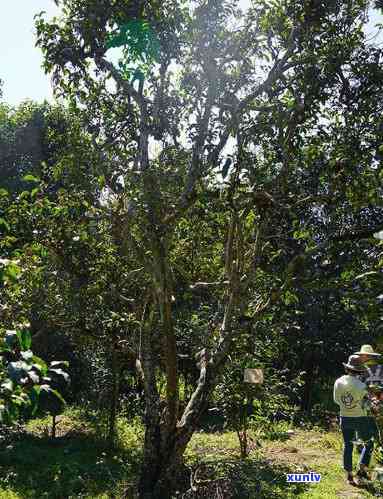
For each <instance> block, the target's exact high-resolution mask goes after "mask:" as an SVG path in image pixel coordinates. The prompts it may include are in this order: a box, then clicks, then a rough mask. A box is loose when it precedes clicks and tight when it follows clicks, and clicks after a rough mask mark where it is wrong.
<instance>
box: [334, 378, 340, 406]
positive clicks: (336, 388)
mask: <svg viewBox="0 0 383 499" xmlns="http://www.w3.org/2000/svg"><path fill="white" fill-rule="evenodd" d="M334 402H335V403H336V404H337V405H340V402H339V393H338V381H335V383H334Z"/></svg>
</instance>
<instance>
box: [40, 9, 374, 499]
mask: <svg viewBox="0 0 383 499" xmlns="http://www.w3.org/2000/svg"><path fill="white" fill-rule="evenodd" d="M58 3H59V4H61V6H62V16H61V18H60V19H54V20H53V21H51V22H45V21H44V20H43V18H42V17H40V18H38V20H37V35H38V45H39V46H40V47H41V48H42V50H43V53H44V57H45V69H46V70H47V71H48V72H52V77H53V81H54V82H55V86H56V92H57V94H58V95H62V96H63V97H64V98H65V99H67V100H68V102H69V103H70V106H72V108H73V109H75V110H76V111H77V113H78V114H79V115H80V116H82V118H83V122H84V124H85V123H86V124H87V127H88V133H89V134H90V135H91V137H92V144H93V152H94V153H95V154H96V155H98V157H99V161H100V163H102V164H103V168H104V173H103V174H102V175H101V176H100V173H99V171H97V172H95V177H96V178H97V177H101V178H102V183H103V184H104V189H105V192H107V196H108V197H109V199H111V197H113V199H115V203H114V205H113V206H114V208H113V209H114V212H113V221H114V222H113V224H114V225H113V233H114V234H115V236H116V237H115V242H116V244H117V245H119V246H120V247H121V252H120V258H121V259H122V260H123V259H124V253H125V254H127V252H128V253H129V252H131V253H132V254H134V259H137V261H139V262H140V265H141V266H142V269H143V270H142V274H141V275H142V295H141V300H140V301H141V303H142V304H143V305H142V306H141V307H137V309H136V314H137V315H140V317H141V345H140V361H141V364H142V369H143V374H144V386H145V400H146V415H145V425H146V435H145V448H144V463H143V469H142V475H141V482H140V494H141V497H143V498H154V497H156V498H160V497H170V491H171V490H172V489H174V488H176V486H177V485H180V483H181V482H179V483H177V481H179V477H180V475H179V470H180V469H182V460H183V453H184V450H185V448H186V446H187V444H188V442H189V441H190V438H191V436H192V434H193V432H194V431H195V429H196V428H197V427H198V424H199V420H200V417H201V414H202V413H203V411H204V410H205V408H206V406H207V403H208V400H209V396H210V394H211V392H212V390H213V388H214V386H215V384H216V383H217V380H218V376H219V372H220V370H221V368H222V366H224V365H225V363H226V362H227V361H228V358H229V355H230V353H231V351H232V350H233V348H234V346H235V340H236V338H238V337H239V336H240V335H241V332H242V329H243V328H242V326H241V321H240V320H239V319H240V318H241V317H243V315H251V316H252V318H253V319H254V320H256V318H257V317H258V316H260V315H261V314H262V312H263V311H265V310H267V309H268V308H269V307H270V306H271V305H272V304H273V303H274V302H276V301H277V300H278V299H279V297H285V298H286V293H288V292H289V287H290V286H291V283H292V280H293V279H294V276H295V273H296V271H297V270H298V269H299V268H301V267H302V266H303V265H304V262H305V261H306V260H307V259H308V258H310V257H311V256H312V255H313V253H314V252H315V251H316V249H317V248H318V247H319V248H321V249H323V248H325V247H326V245H327V244H328V242H329V241H328V239H327V238H326V237H323V238H321V237H319V236H318V235H317V234H315V233H313V232H312V231H308V230H304V229H305V227H304V225H305V218H304V217H303V215H302V211H301V208H305V209H306V213H310V212H313V211H315V210H317V211H318V210H320V209H322V204H323V200H324V199H326V198H327V200H329V199H330V198H331V197H333V196H334V195H336V193H338V192H339V193H340V194H341V195H343V196H345V200H344V203H343V205H342V206H346V204H347V203H346V201H347V200H348V201H349V202H350V203H351V205H352V206H355V199H346V198H347V192H349V191H347V188H346V185H345V184H344V183H341V182H340V181H339V177H337V175H338V174H339V169H341V170H342V172H343V173H342V174H344V175H346V172H345V166H342V167H339V164H340V161H341V162H342V161H344V160H345V161H346V163H347V167H349V168H350V173H349V175H350V178H352V179H354V178H355V172H356V171H359V170H360V171H359V173H360V179H361V181H364V180H365V181H366V184H368V186H370V190H371V191H373V190H374V189H375V188H376V186H377V185H378V187H379V186H380V184H381V177H380V176H379V174H377V167H376V163H374V161H375V160H372V158H370V159H371V160H370V161H367V160H366V161H365V162H361V163H359V162H358V163H356V161H354V159H353V158H354V156H353V155H354V153H355V150H356V144H359V146H360V147H362V146H363V147H364V145H365V141H364V140H363V141H360V140H359V139H358V137H354V140H356V144H355V142H354V141H353V142H352V143H351V144H350V143H349V142H347V141H346V140H345V141H343V143H342V141H341V140H340V143H341V144H342V148H341V153H342V157H341V158H340V159H338V157H337V155H336V154H335V153H336V151H338V150H339V142H338V141H336V142H335V143H334V136H329V133H328V131H327V130H330V129H331V126H334V127H338V129H339V130H343V132H344V131H345V130H347V127H348V124H347V125H346V127H343V128H342V127H341V125H342V121H343V120H345V119H346V118H347V117H348V116H349V115H350V113H349V112H348V111H350V110H351V108H352V106H353V103H352V102H353V101H352V98H351V97H350V96H352V95H353V93H355V92H358V91H359V88H360V85H359V82H361V81H363V78H364V77H365V76H366V75H364V74H363V75H361V74H359V75H358V73H357V67H355V64H353V62H354V61H355V60H357V58H358V54H361V53H362V52H361V51H363V50H364V51H365V55H366V54H368V56H369V57H370V49H369V48H368V47H364V46H363V45H364V36H363V31H362V26H363V22H364V21H365V12H366V8H367V6H368V4H367V2H365V1H362V0H349V1H347V2H344V1H342V2H340V1H333V2H328V3H326V4H325V3H323V2H314V1H309V2H304V3H302V2H294V1H282V0H281V1H273V2H269V1H266V0H264V1H254V2H253V3H252V7H251V8H250V10H249V12H248V13H247V15H246V16H243V15H241V14H240V12H239V11H238V10H237V8H236V3H235V2H232V1H231V2H225V1H222V0H221V1H218V0H210V1H198V2H195V3H194V4H193V7H191V6H189V5H188V3H187V2H182V1H178V2H177V1H171V0H169V1H165V2H154V1H153V2H139V1H138V2H131V1H128V0H120V1H118V2H111V1H110V0H63V1H62V2H58ZM111 48H114V49H117V51H119V54H117V55H116V56H113V59H112V56H110V53H111V52H109V51H110V49H111ZM371 50H372V49H371ZM115 57H120V59H121V60H120V62H119V64H115V63H114V62H113V60H114V59H115ZM380 57H381V54H380V52H379V51H377V50H376V51H375V61H374V62H373V63H372V65H373V67H374V68H379V63H380V62H379V61H380ZM364 59H365V56H364ZM359 60H361V58H359ZM377 71H380V69H377ZM368 81H369V83H368V85H367V88H366V89H365V91H366V94H365V95H368V92H369V91H370V90H371V89H372V88H373V89H376V87H378V88H379V91H381V88H380V83H379V81H374V80H373V79H371V78H369V80H368ZM374 91H375V90H374ZM366 99H367V97H366ZM355 105H357V104H356V103H355ZM366 105H367V108H368V99H367V100H366ZM345 107H346V108H345ZM367 108H365V110H364V113H365V120H366V121H365V123H366V127H369V126H370V124H371V122H373V124H372V126H371V128H370V129H369V132H368V133H369V134H372V136H371V140H372V141H376V140H378V135H377V134H378V133H380V132H377V131H376V125H377V123H376V120H377V117H376V115H375V114H374V113H373V112H372V110H369V109H367ZM355 112H356V113H358V112H359V111H358V110H357V111H355ZM351 116H352V113H351ZM356 121H357V120H356ZM356 121H355V123H354V124H355V126H356ZM374 127H375V128H374ZM371 147H376V144H375V145H374V146H371ZM371 147H370V148H369V150H371ZM361 151H362V149H361ZM343 155H345V156H343ZM359 157H362V155H360V156H359ZM348 160H349V161H348ZM376 161H378V160H376ZM332 162H335V163H332ZM79 163H81V161H80V162H79ZM346 163H341V164H342V165H343V164H344V165H346ZM349 165H350V166H349ZM89 168H90V172H89V174H90V175H91V174H92V171H91V169H92V165H89ZM315 172H317V175H316V177H315ZM305 174H306V175H309V176H310V178H311V179H312V180H313V182H314V184H315V185H314V187H313V186H312V190H313V191H315V186H317V187H318V188H317V190H316V191H315V192H312V193H311V194H310V195H309V196H308V195H307V191H302V190H301V189H300V182H301V179H302V177H304V176H305ZM219 175H221V176H222V178H223V179H224V181H225V182H226V184H224V185H225V192H224V195H223V196H222V197H221V198H219V201H218V202H217V205H216V206H217V209H218V210H220V211H222V213H225V216H226V217H227V220H226V225H227V230H226V231H217V238H219V240H218V241H217V247H216V251H217V252H218V251H219V249H220V250H221V258H219V257H218V258H217V272H216V277H215V280H214V282H202V281H200V280H199V279H198V282H197V283H196V282H189V283H188V284H189V286H190V287H191V289H193V290H196V289H198V288H205V289H207V288H213V289H216V291H215V293H216V295H217V296H218V297H219V299H220V302H221V305H222V310H223V312H222V314H221V316H220V321H221V322H220V325H219V327H217V324H216V323H215V324H214V326H212V329H211V330H210V331H206V335H207V336H209V346H210V348H209V349H203V350H201V351H200V353H199V357H198V360H199V368H200V376H199V380H198V384H197V386H196V388H195V391H194V392H193V394H192V396H191V397H190V400H188V401H187V404H186V407H185V409H184V410H183V411H181V412H180V411H179V376H178V371H177V343H176V340H177V336H176V332H175V328H174V317H175V315H174V314H175V307H176V306H178V305H179V303H180V301H182V298H181V297H180V296H178V294H177V292H178V289H179V286H178V284H179V283H178V282H177V279H178V276H179V273H180V272H179V268H175V266H174V264H175V251H176V249H177V244H178V245H179V243H180V241H179V240H177V236H178V235H179V234H180V226H182V224H185V221H186V222H190V221H191V218H190V216H191V215H190V214H191V213H192V207H193V205H195V204H196V203H200V204H202V205H203V203H204V202H205V200H206V197H207V196H208V193H209V192H211V189H212V187H211V186H212V184H213V183H214V182H216V181H217V176H219ZM366 184H364V185H363V184H360V185H359V184H358V186H355V189H356V190H357V192H365V185H366ZM353 195H354V194H352V196H353ZM349 196H351V194H350V192H349ZM362 198H363V196H362V195H361V202H362V204H363V203H365V202H368V201H367V198H366V197H364V198H363V199H362ZM374 199H375V198H374ZM374 199H373V198H371V201H370V202H371V203H374V202H375V200H374ZM340 206H341V205H340V204H339V203H337V204H335V206H334V205H333V206H332V208H331V217H332V218H333V219H334V216H335V215H334V214H336V213H337V210H338V208H339V207H340ZM298 208H299V209H298ZM331 217H330V215H327V218H326V219H327V220H330V218H331ZM306 220H307V218H306ZM379 223H381V219H380V220H377V224H378V226H379ZM353 228H354V227H351V226H350V225H348V226H347V225H346V232H347V234H348V235H350V234H354V235H355V237H357V233H356V232H354V231H353ZM359 229H360V227H359ZM363 230H364V236H365V237H368V236H369V235H371V234H372V233H373V231H374V230H376V224H375V225H374V227H372V226H371V225H369V226H368V227H363ZM294 234H295V235H294ZM337 235H338V238H341V237H344V236H345V234H344V232H342V231H341V233H339V234H337ZM286 236H287V241H286ZM265 258H266V260H267V259H268V260H271V259H274V260H275V259H277V261H278V262H279V272H278V274H276V275H273V274H271V273H270V272H268V268H267V266H265V265H264V263H265V262H264V260H265ZM278 259H279V260H278ZM182 265H183V266H184V268H185V269H187V267H188V265H189V261H188V260H187V259H183V261H182ZM269 270H270V267H269ZM181 273H182V272H181ZM185 275H188V272H184V273H183V276H185ZM189 275H190V274H189ZM193 277H194V276H193ZM158 346H160V348H159V349H160V353H159V354H157V352H158ZM161 370H163V372H164V373H165V377H166V400H165V403H164V404H163V403H162V401H161V400H160V396H159V392H158V376H159V373H160V371H161Z"/></svg>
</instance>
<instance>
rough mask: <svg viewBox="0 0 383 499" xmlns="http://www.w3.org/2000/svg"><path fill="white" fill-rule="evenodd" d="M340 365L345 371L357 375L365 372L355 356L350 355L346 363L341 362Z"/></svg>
mask: <svg viewBox="0 0 383 499" xmlns="http://www.w3.org/2000/svg"><path fill="white" fill-rule="evenodd" d="M342 364H343V365H344V367H346V368H347V369H351V370H352V371H355V372H358V373H363V372H365V371H366V368H365V367H364V366H363V364H362V362H361V361H360V358H359V357H358V356H357V355H350V357H349V358H348V361H347V363H346V362H342Z"/></svg>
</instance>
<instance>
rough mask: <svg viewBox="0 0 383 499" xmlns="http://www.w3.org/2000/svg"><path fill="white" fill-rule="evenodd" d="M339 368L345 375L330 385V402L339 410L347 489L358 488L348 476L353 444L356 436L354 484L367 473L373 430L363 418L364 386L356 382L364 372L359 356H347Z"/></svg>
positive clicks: (368, 419) (350, 468) (367, 419)
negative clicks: (357, 450) (357, 453)
mask: <svg viewBox="0 0 383 499" xmlns="http://www.w3.org/2000/svg"><path fill="white" fill-rule="evenodd" d="M342 364H343V366H344V368H345V374H344V375H343V376H341V377H340V378H338V379H337V380H336V381H335V383H334V401H335V403H336V404H337V405H339V409H340V428H341V430H342V436H343V442H344V448H343V469H344V470H345V471H346V480H347V482H348V483H349V484H351V485H358V481H357V482H355V480H354V476H353V473H352V451H353V441H354V439H355V437H356V435H357V436H358V437H359V438H360V439H361V440H363V442H364V445H363V450H362V453H361V456H360V461H359V470H358V472H357V473H356V478H357V480H360V479H363V478H368V475H367V469H368V465H369V464H370V459H371V454H372V451H373V447H374V440H373V438H374V436H375V435H376V430H375V428H374V427H373V426H372V425H371V421H370V418H368V417H367V409H366V404H365V402H366V400H367V396H368V391H367V385H366V384H365V383H363V382H362V381H361V380H360V379H359V378H358V375H361V374H363V373H364V372H365V368H364V366H363V364H362V363H361V360H360V358H359V356H358V355H350V357H349V358H348V362H347V363H345V362H343V363H342Z"/></svg>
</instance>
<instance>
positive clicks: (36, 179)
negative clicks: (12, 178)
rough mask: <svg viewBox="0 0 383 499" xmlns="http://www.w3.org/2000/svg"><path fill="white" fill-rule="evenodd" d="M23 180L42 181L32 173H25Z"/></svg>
mask: <svg viewBox="0 0 383 499" xmlns="http://www.w3.org/2000/svg"><path fill="white" fill-rule="evenodd" d="M23 180H25V181H26V182H36V183H37V182H40V179H39V178H38V177H35V176H34V175H32V174H31V173H28V174H27V175H24V177H23Z"/></svg>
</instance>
